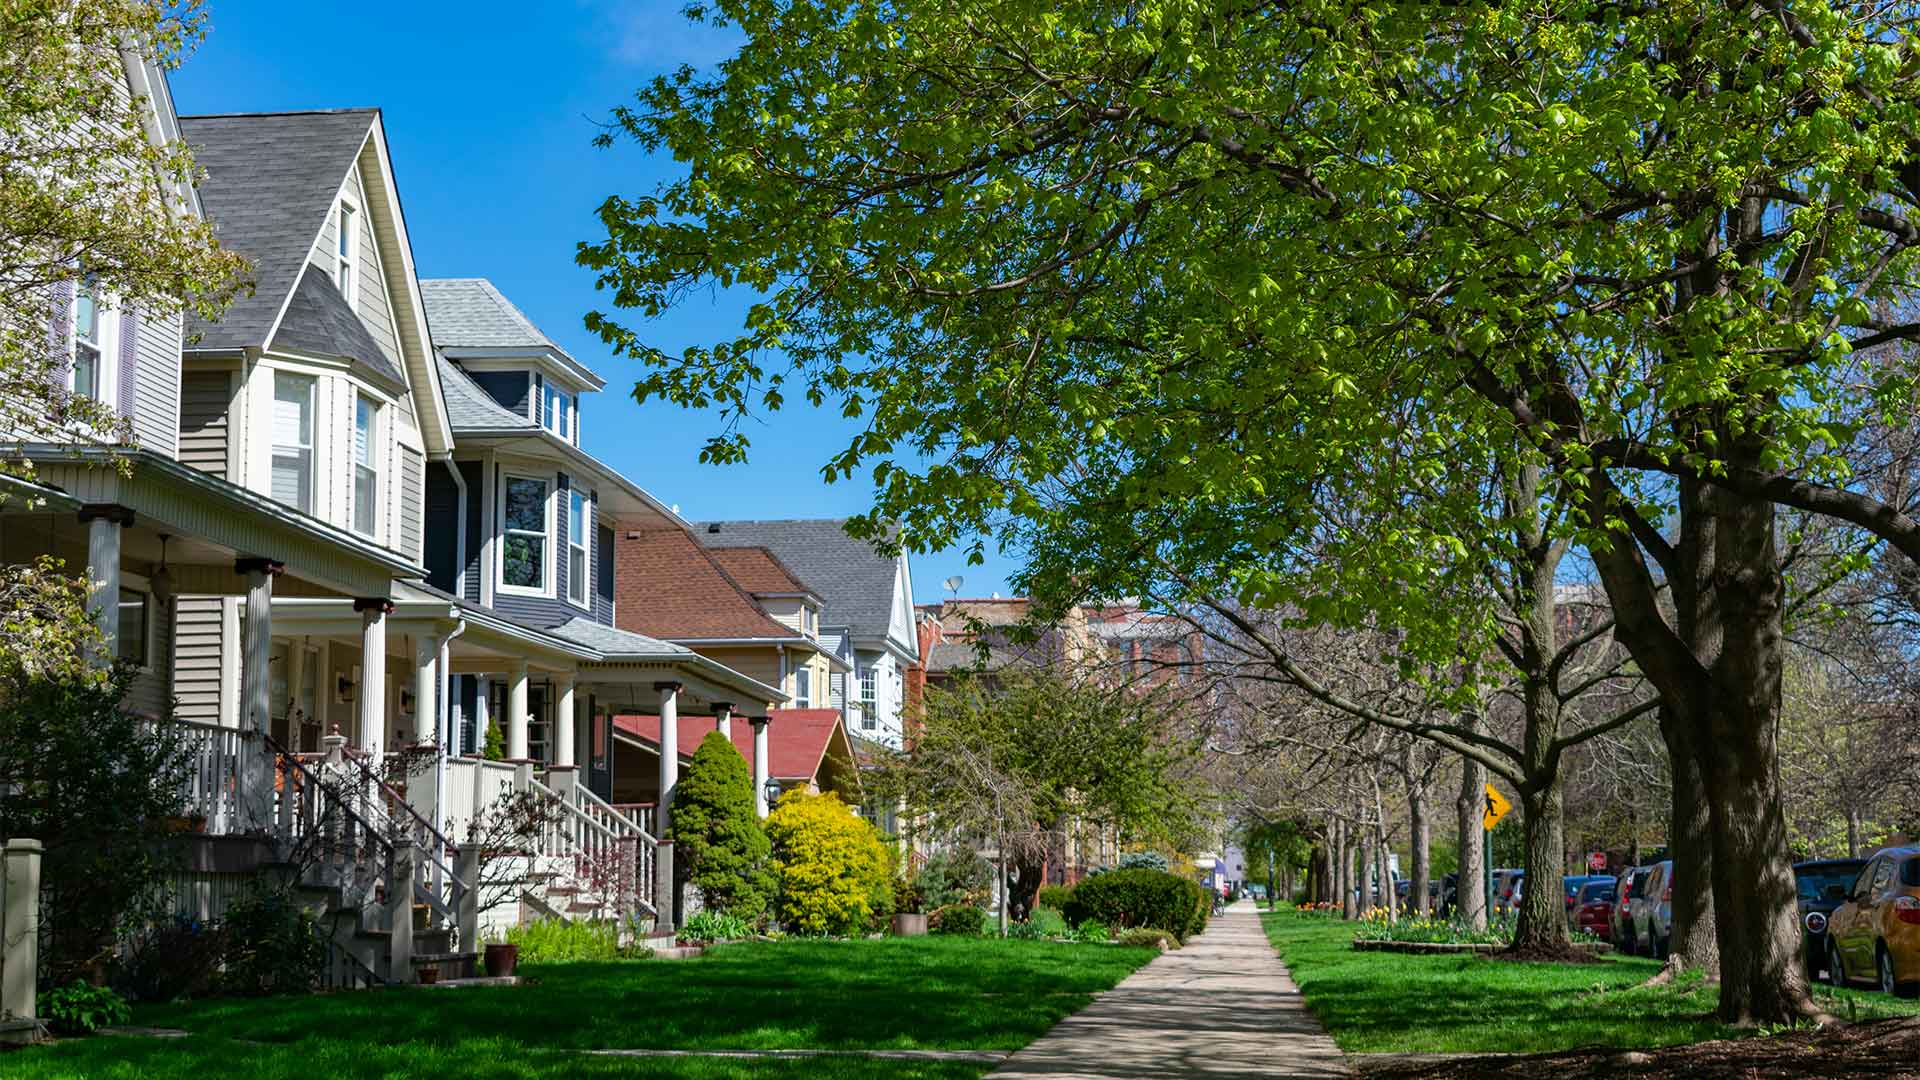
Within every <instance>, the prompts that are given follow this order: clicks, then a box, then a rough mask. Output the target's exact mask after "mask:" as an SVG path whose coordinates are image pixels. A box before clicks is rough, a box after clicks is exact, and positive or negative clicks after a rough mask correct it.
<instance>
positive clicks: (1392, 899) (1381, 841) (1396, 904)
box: [1373, 826, 1400, 922]
mask: <svg viewBox="0 0 1920 1080" xmlns="http://www.w3.org/2000/svg"><path fill="white" fill-rule="evenodd" d="M1392 860H1393V851H1392V849H1391V848H1389V847H1387V834H1386V832H1385V831H1384V830H1382V829H1380V828H1379V827H1378V826H1375V827H1374V830H1373V868H1374V880H1375V881H1377V882H1379V887H1380V907H1381V908H1382V909H1383V910H1385V911H1386V913H1387V921H1388V922H1392V921H1393V920H1394V919H1395V918H1396V917H1398V915H1399V912H1400V894H1399V893H1398V892H1396V891H1395V890H1394V887H1393V861H1392Z"/></svg>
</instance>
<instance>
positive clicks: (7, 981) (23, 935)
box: [0, 837, 42, 1019]
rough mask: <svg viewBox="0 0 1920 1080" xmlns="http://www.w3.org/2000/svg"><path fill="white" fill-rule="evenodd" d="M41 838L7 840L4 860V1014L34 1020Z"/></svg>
mask: <svg viewBox="0 0 1920 1080" xmlns="http://www.w3.org/2000/svg"><path fill="white" fill-rule="evenodd" d="M41 850H42V849H41V846H40V841H38V840H31V839H26V838H23V837H15V838H14V839H11V840H8V841H6V848H5V855H4V862H0V951H4V952H5V953H6V963H4V964H0V1016H14V1017H18V1018H21V1019H32V1018H33V1017H34V1016H35V1015H37V1014H36V1013H35V1011H34V974H35V971H36V970H37V969H38V967H39V960H38V956H39V953H38V950H39V947H40V853H41Z"/></svg>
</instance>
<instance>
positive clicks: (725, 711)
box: [713, 701, 733, 742]
mask: <svg viewBox="0 0 1920 1080" xmlns="http://www.w3.org/2000/svg"><path fill="white" fill-rule="evenodd" d="M713 730H715V731H717V732H719V733H720V734H721V736H722V737H723V738H725V739H726V740H727V741H728V742H732V741H733V702H731V701H716V702H714V703H713Z"/></svg>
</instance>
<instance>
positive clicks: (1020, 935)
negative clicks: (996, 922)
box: [1007, 920, 1047, 941]
mask: <svg viewBox="0 0 1920 1080" xmlns="http://www.w3.org/2000/svg"><path fill="white" fill-rule="evenodd" d="M1046 936H1047V935H1046V934H1044V933H1042V932H1041V930H1040V928H1039V927H1037V926H1035V925H1033V923H1032V921H1031V920H1029V921H1027V922H1017V923H1014V924H1013V925H1011V926H1009V927H1007V937H1008V938H1010V939H1012V940H1014V941H1044V940H1046Z"/></svg>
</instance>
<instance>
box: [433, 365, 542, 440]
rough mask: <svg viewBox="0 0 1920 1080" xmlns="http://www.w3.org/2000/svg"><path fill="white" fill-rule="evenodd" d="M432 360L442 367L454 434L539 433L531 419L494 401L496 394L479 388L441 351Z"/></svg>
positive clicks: (444, 389)
mask: <svg viewBox="0 0 1920 1080" xmlns="http://www.w3.org/2000/svg"><path fill="white" fill-rule="evenodd" d="M433 359H434V363H436V364H438V365H439V366H440V387H441V391H442V393H443V394H444V396H445V397H446V401H447V426H448V427H450V428H452V429H453V430H454V431H455V432H462V431H538V430H540V426H539V425H538V424H535V423H534V422H533V421H532V420H529V419H528V418H526V417H524V416H521V415H520V414H519V413H517V412H514V411H513V410H512V409H508V408H505V407H504V406H502V405H501V404H500V403H499V402H497V401H495V400H493V395H491V394H489V393H487V392H486V391H485V390H482V389H480V386H479V384H478V383H475V382H474V381H473V380H472V379H470V378H468V377H467V373H466V372H465V371H462V370H461V369H460V365H458V364H456V363H454V362H453V361H451V360H448V359H447V358H446V357H444V356H442V355H440V353H439V351H438V350H436V351H435V352H434V354H433Z"/></svg>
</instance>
